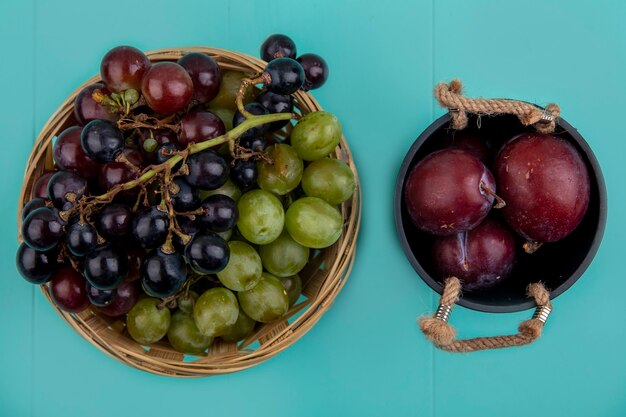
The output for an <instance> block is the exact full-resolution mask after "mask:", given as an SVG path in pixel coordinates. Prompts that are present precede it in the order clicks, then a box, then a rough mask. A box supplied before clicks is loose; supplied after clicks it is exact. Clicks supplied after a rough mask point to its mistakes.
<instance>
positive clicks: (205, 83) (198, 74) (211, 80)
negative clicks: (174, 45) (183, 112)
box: [178, 52, 222, 103]
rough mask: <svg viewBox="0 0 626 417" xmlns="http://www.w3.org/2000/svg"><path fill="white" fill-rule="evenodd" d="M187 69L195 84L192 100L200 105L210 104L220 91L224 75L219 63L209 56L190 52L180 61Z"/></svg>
mask: <svg viewBox="0 0 626 417" xmlns="http://www.w3.org/2000/svg"><path fill="white" fill-rule="evenodd" d="M178 64H179V65H180V66H181V67H183V68H185V70H186V71H187V73H188V74H189V76H190V77H191V81H192V83H193V96H192V99H193V100H195V101H197V102H198V103H208V102H209V101H211V100H213V99H214V98H215V96H217V93H218V92H219V91H220V84H221V83H222V73H221V72H220V67H219V65H217V62H215V60H214V59H213V58H211V57H210V56H208V55H207V54H203V53H201V52H190V53H188V54H186V55H185V56H183V57H182V58H181V59H179V60H178Z"/></svg>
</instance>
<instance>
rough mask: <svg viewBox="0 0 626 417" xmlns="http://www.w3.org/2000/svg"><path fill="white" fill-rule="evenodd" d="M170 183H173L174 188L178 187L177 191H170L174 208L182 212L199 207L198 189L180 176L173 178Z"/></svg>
mask: <svg viewBox="0 0 626 417" xmlns="http://www.w3.org/2000/svg"><path fill="white" fill-rule="evenodd" d="M172 184H173V185H175V188H178V191H176V192H172V193H170V196H171V197H172V205H173V206H174V210H176V211H180V212H184V211H192V210H195V209H197V208H198V207H200V203H201V202H202V201H201V200H200V191H199V190H198V189H197V188H195V187H192V186H191V185H189V183H188V182H187V181H185V179H184V178H181V177H178V178H174V181H172Z"/></svg>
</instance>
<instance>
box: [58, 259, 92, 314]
mask: <svg viewBox="0 0 626 417" xmlns="http://www.w3.org/2000/svg"><path fill="white" fill-rule="evenodd" d="M48 289H49V290H50V297H51V298H52V301H54V304H55V305H56V306H57V307H59V308H60V309H61V310H63V311H67V312H68V313H80V312H81V311H83V310H85V309H86V308H87V307H89V299H87V291H86V290H85V277H83V276H82V275H81V274H79V273H78V272H76V271H75V270H74V269H73V268H71V267H66V268H62V269H60V270H58V271H57V272H55V273H54V275H53V276H52V279H51V280H50V282H48Z"/></svg>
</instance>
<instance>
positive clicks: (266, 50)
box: [261, 33, 297, 62]
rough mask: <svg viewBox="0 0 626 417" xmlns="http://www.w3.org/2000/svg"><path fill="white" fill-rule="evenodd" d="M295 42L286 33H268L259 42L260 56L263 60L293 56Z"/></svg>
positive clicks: (294, 55) (294, 53) (295, 51)
mask: <svg viewBox="0 0 626 417" xmlns="http://www.w3.org/2000/svg"><path fill="white" fill-rule="evenodd" d="M296 53H297V50H296V44H295V42H294V41H293V40H292V39H291V38H290V37H289V36H287V35H282V34H280V33H275V34H273V35H270V36H268V37H267V39H265V40H264V41H263V43H262V44H261V58H262V59H263V60H264V61H267V62H269V61H271V60H273V59H274V58H282V57H287V58H295V57H296Z"/></svg>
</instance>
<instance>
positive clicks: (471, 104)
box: [435, 80, 561, 133]
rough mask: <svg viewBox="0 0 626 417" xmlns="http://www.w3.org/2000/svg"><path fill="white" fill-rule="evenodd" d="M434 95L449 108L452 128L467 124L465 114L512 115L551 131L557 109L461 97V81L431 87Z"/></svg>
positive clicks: (442, 105) (524, 123)
mask: <svg viewBox="0 0 626 417" xmlns="http://www.w3.org/2000/svg"><path fill="white" fill-rule="evenodd" d="M435 97H436V98H437V101H438V102H439V105H440V106H441V107H445V108H447V109H448V110H449V111H450V116H451V117H452V127H453V128H454V129H458V130H460V129H464V128H465V127H466V126H467V121H468V118H467V113H472V114H477V115H481V116H482V115H486V116H495V115H498V114H513V115H515V116H517V117H518V119H519V120H520V122H521V123H522V124H523V125H524V126H530V125H534V127H535V129H537V131H538V132H540V133H552V132H554V128H555V126H556V119H557V118H558V117H559V115H560V114H561V110H560V108H559V106H558V105H556V104H553V103H551V104H548V105H547V106H546V107H545V109H542V108H541V107H537V106H535V105H534V104H530V103H526V102H523V101H517V100H507V99H485V98H468V97H465V96H463V84H462V83H461V81H460V80H452V81H450V84H446V83H445V82H441V83H439V84H437V86H436V87H435Z"/></svg>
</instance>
